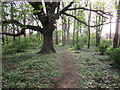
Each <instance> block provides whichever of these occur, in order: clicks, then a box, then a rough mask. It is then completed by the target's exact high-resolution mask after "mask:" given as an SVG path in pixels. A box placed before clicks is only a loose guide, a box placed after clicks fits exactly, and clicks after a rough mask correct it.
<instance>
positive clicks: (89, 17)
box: [88, 5, 91, 49]
mask: <svg viewBox="0 0 120 90" xmlns="http://www.w3.org/2000/svg"><path fill="white" fill-rule="evenodd" d="M90 9H91V5H90ZM90 19H91V11H90V13H89V16H88V25H90ZM89 48H90V27H89V26H88V49H89Z"/></svg>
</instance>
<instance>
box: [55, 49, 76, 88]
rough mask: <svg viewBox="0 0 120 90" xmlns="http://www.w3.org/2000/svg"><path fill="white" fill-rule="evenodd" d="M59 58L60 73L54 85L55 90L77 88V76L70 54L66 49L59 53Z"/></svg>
mask: <svg viewBox="0 0 120 90" xmlns="http://www.w3.org/2000/svg"><path fill="white" fill-rule="evenodd" d="M61 57H62V61H61V72H60V76H59V77H58V80H57V82H56V85H55V86H56V88H77V86H76V85H75V84H76V83H77V81H78V76H77V73H76V66H75V60H74V57H73V56H72V53H71V52H70V51H69V50H67V49H66V50H64V51H63V52H62V53H61Z"/></svg>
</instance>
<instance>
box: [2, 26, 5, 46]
mask: <svg viewBox="0 0 120 90" xmlns="http://www.w3.org/2000/svg"><path fill="white" fill-rule="evenodd" d="M3 31H4V27H3V25H2V32H3ZM2 43H3V44H2V45H5V39H4V35H3V34H2Z"/></svg>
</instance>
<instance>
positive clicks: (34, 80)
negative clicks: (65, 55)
mask: <svg viewBox="0 0 120 90" xmlns="http://www.w3.org/2000/svg"><path fill="white" fill-rule="evenodd" d="M37 50H38V49H36V50H35V49H30V50H29V51H27V52H22V53H16V54H12V55H3V61H2V76H3V82H2V86H3V88H46V87H49V86H52V84H53V83H54V82H55V78H56V77H57V76H58V75H59V63H58V62H59V60H60V59H61V57H60V55H58V54H59V52H58V53H57V54H50V55H48V54H47V55H40V54H35V53H36V52H37ZM58 50H60V49H59V48H58Z"/></svg>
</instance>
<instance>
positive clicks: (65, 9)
mask: <svg viewBox="0 0 120 90" xmlns="http://www.w3.org/2000/svg"><path fill="white" fill-rule="evenodd" d="M73 3H74V2H70V4H69V5H67V6H66V7H64V8H63V9H62V10H61V11H59V12H58V14H59V15H60V14H62V13H64V12H65V11H67V10H68V8H69V7H71V6H72V4H73Z"/></svg>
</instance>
